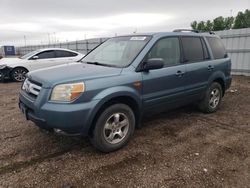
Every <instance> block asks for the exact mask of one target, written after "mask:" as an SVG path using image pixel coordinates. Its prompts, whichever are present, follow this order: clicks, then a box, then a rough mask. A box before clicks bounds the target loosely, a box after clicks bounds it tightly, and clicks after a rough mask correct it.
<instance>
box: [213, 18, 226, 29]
mask: <svg viewBox="0 0 250 188" xmlns="http://www.w3.org/2000/svg"><path fill="white" fill-rule="evenodd" d="M224 29H225V23H224V18H223V17H222V16H220V17H217V18H215V19H214V21H213V31H220V30H224Z"/></svg>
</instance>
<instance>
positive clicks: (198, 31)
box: [173, 29, 215, 35]
mask: <svg viewBox="0 0 250 188" xmlns="http://www.w3.org/2000/svg"><path fill="white" fill-rule="evenodd" d="M183 31H189V32H194V33H209V34H211V35H215V32H213V31H202V30H196V29H175V30H173V32H183Z"/></svg>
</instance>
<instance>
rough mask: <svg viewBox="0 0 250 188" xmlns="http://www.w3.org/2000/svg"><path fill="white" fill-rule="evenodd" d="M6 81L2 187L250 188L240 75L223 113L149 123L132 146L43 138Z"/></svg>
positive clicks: (1, 112) (248, 101)
mask: <svg viewBox="0 0 250 188" xmlns="http://www.w3.org/2000/svg"><path fill="white" fill-rule="evenodd" d="M19 89H20V84H18V83H0V187H114V186H120V187H250V77H234V80H233V84H232V87H231V91H230V90H229V91H228V92H227V93H226V95H225V97H224V98H223V101H222V104H221V106H220V109H219V111H218V112H216V113H214V114H209V115H206V114H203V113H201V112H199V111H198V110H197V109H196V108H194V107H191V106H189V107H185V108H182V109H178V110H174V111H172V112H166V113H162V114H159V115H157V116H154V117H151V118H149V119H146V120H144V123H143V127H142V128H141V129H139V130H136V132H135V135H134V137H133V139H132V140H131V141H130V142H129V144H128V145H127V146H126V147H125V148H123V149H121V150H119V151H117V152H114V153H110V154H103V153H100V152H98V151H96V150H95V149H94V148H93V147H92V146H91V145H90V143H89V141H88V139H79V138H69V137H64V136H58V135H54V134H48V133H42V132H40V131H39V129H38V128H37V127H35V126H34V125H33V123H32V122H27V121H26V120H25V118H24V116H23V115H22V114H21V112H20V111H19V109H18V105H17V104H18V91H19Z"/></svg>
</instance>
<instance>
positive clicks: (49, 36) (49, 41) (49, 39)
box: [48, 33, 50, 45]
mask: <svg viewBox="0 0 250 188" xmlns="http://www.w3.org/2000/svg"><path fill="white" fill-rule="evenodd" d="M48 41H49V45H50V34H49V33H48Z"/></svg>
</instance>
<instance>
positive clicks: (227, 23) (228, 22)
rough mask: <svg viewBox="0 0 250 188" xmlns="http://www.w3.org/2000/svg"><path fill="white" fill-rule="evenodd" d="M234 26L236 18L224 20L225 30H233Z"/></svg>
mask: <svg viewBox="0 0 250 188" xmlns="http://www.w3.org/2000/svg"><path fill="white" fill-rule="evenodd" d="M233 24H234V17H227V18H225V19H224V25H225V29H232V27H233Z"/></svg>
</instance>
